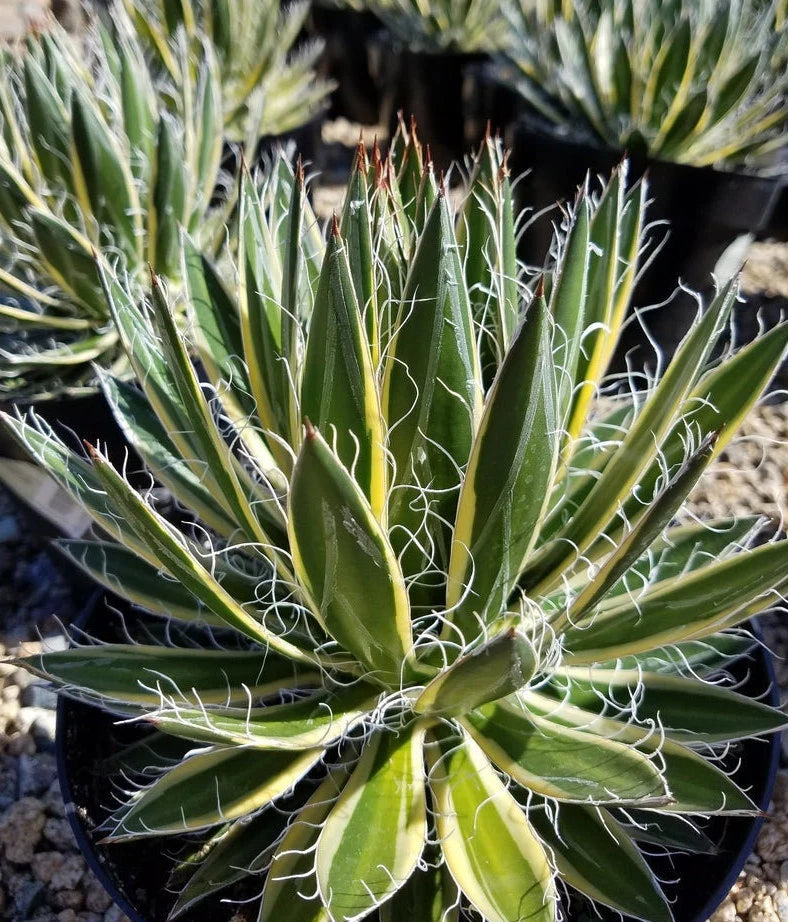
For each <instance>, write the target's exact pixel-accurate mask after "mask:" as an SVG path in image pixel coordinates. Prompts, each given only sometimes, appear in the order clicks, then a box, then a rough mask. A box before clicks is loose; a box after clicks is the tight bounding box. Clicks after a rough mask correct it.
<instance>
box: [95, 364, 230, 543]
mask: <svg viewBox="0 0 788 922" xmlns="http://www.w3.org/2000/svg"><path fill="white" fill-rule="evenodd" d="M100 380H101V386H102V390H103V392H104V396H105V397H106V399H107V402H108V403H109V405H110V407H111V408H112V413H113V416H114V417H115V419H116V420H117V423H118V425H119V426H120V429H121V431H122V432H123V434H124V436H125V437H126V438H127V439H128V441H129V444H130V445H132V446H133V447H134V448H135V449H136V450H137V452H139V454H140V457H141V458H142V459H143V460H144V461H145V464H146V465H147V466H148V467H149V468H150V469H151V471H153V473H154V474H155V476H156V478H157V480H159V481H160V482H161V483H163V484H164V485H165V486H166V487H168V488H169V489H170V490H171V491H172V492H173V494H174V495H175V496H177V497H178V499H179V501H180V502H182V503H184V504H185V505H186V506H188V507H189V509H192V510H193V511H194V512H195V513H197V514H198V515H199V517H200V519H201V521H203V522H205V523H206V524H207V525H209V526H210V527H211V528H213V529H214V530H215V531H217V532H218V533H219V534H220V535H224V536H225V537H229V536H230V535H232V534H233V533H234V532H235V531H236V529H237V525H236V523H235V522H234V521H233V519H232V518H231V517H230V516H229V515H228V513H227V512H226V510H225V509H224V507H223V506H222V504H221V503H219V502H217V501H216V499H215V498H214V495H213V492H212V490H211V489H210V487H209V486H208V485H206V484H205V483H203V482H202V479H201V478H200V477H198V475H197V474H195V473H194V471H193V470H192V468H190V467H189V466H188V465H187V464H186V463H185V462H184V461H183V458H182V457H181V455H180V453H179V451H178V448H177V447H176V446H175V445H174V444H173V443H172V441H171V440H170V436H169V434H168V432H167V429H166V428H165V427H164V426H163V425H162V423H161V421H160V420H159V418H158V417H157V416H156V414H155V413H154V412H153V410H152V408H151V405H150V403H149V402H148V400H147V399H146V397H145V395H144V394H143V393H142V392H140V391H138V390H137V388H135V387H134V386H133V385H131V384H129V383H127V382H125V381H121V380H120V379H118V378H112V377H110V376H109V375H107V374H104V373H102V374H101V375H100Z"/></svg>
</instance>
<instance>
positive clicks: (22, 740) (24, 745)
mask: <svg viewBox="0 0 788 922" xmlns="http://www.w3.org/2000/svg"><path fill="white" fill-rule="evenodd" d="M35 751H36V741H35V740H34V739H33V737H32V736H31V734H30V733H15V734H14V735H13V736H12V737H11V739H10V740H9V741H8V752H9V754H10V755H12V756H21V755H23V754H24V755H28V756H32V755H33V753H34V752H35Z"/></svg>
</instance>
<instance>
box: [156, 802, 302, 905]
mask: <svg viewBox="0 0 788 922" xmlns="http://www.w3.org/2000/svg"><path fill="white" fill-rule="evenodd" d="M285 822H286V818H285V816H283V815H282V814H281V813H279V812H278V811H276V810H266V811H264V812H263V813H261V814H260V815H259V816H256V817H254V818H253V819H252V820H251V821H245V820H236V822H235V823H234V824H233V825H232V826H231V827H230V828H229V830H227V831H225V832H223V833H222V835H221V838H220V839H219V841H218V843H217V844H216V845H214V846H213V848H212V849H211V851H210V852H209V853H208V856H207V858H205V859H204V860H203V861H201V862H200V864H199V866H198V867H197V870H196V871H195V872H194V874H192V876H191V878H190V879H189V881H188V883H187V884H186V886H184V887H183V889H182V890H181V892H180V893H179V894H178V899H177V901H176V903H175V905H174V906H173V907H172V911H171V912H170V915H169V918H170V919H176V918H178V916H181V915H183V913H185V912H186V911H187V910H191V909H193V908H194V906H195V905H196V904H197V903H198V902H199V901H200V900H202V899H204V898H205V897H206V896H209V895H210V894H211V893H216V892H217V891H219V890H223V889H224V888H225V887H228V886H229V885H230V884H232V883H234V882H235V881H236V880H240V879H241V878H243V877H246V876H247V875H248V874H255V873H260V872H262V871H263V870H265V867H266V866H267V864H268V861H269V859H270V857H271V852H272V850H273V849H274V848H275V847H276V842H277V839H278V838H279V836H280V835H281V833H282V828H283V826H284V825H285Z"/></svg>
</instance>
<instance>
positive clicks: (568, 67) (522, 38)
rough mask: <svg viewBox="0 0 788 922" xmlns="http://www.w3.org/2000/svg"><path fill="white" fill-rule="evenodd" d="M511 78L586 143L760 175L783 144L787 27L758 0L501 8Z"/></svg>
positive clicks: (531, 3)
mask: <svg viewBox="0 0 788 922" xmlns="http://www.w3.org/2000/svg"><path fill="white" fill-rule="evenodd" d="M505 9H506V12H507V17H508V19H509V23H510V30H509V33H508V35H509V38H510V41H509V45H508V47H507V49H506V52H505V57H506V70H507V73H508V75H509V78H508V79H510V81H511V82H512V84H513V85H514V86H515V87H516V88H517V89H518V91H519V92H521V93H522V94H523V96H524V97H525V98H526V99H527V100H528V102H529V103H530V104H531V105H532V106H533V107H535V109H536V110H537V111H538V112H540V113H541V114H542V115H544V116H545V117H546V118H548V119H549V120H550V121H553V122H556V123H558V124H569V123H570V122H571V124H572V126H573V128H574V129H579V130H580V131H581V132H583V133H584V134H586V135H587V136H588V137H589V138H591V139H593V141H594V143H600V142H601V143H603V144H607V145H609V146H611V147H615V148H619V149H622V150H628V151H631V152H637V153H646V152H647V153H648V154H650V155H651V156H653V157H659V158H661V159H664V160H671V161H676V162H679V163H688V164H692V165H695V166H708V165H716V164H726V165H731V166H732V165H735V164H752V165H755V166H759V167H771V166H772V165H773V163H774V157H775V153H776V152H777V151H779V150H780V149H781V148H782V147H783V146H784V145H785V125H786V115H787V113H788V110H786V104H785V89H786V81H787V80H788V71H786V67H785V61H786V56H787V55H788V27H786V21H785V17H784V16H781V15H780V11H779V4H777V3H761V2H758V0H733V2H731V3H726V4H724V5H722V6H720V5H719V4H717V3H715V2H692V0H688V2H684V0H680V2H677V3H663V2H661V0H614V2H611V3H602V4H600V3H597V2H595V0H580V2H577V3H571V4H569V3H562V2H553V0H546V2H545V0H512V2H509V3H508V4H507V5H506V7H505Z"/></svg>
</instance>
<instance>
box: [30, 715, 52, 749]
mask: <svg viewBox="0 0 788 922" xmlns="http://www.w3.org/2000/svg"><path fill="white" fill-rule="evenodd" d="M36 710H38V711H39V714H38V716H37V717H36V719H35V720H34V721H33V725H32V727H31V728H30V732H31V733H32V735H33V739H34V740H35V741H36V745H37V746H38V749H39V752H53V751H54V748H55V733H56V732H57V713H56V712H55V711H47V710H44V709H43V708H37V709H36Z"/></svg>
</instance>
